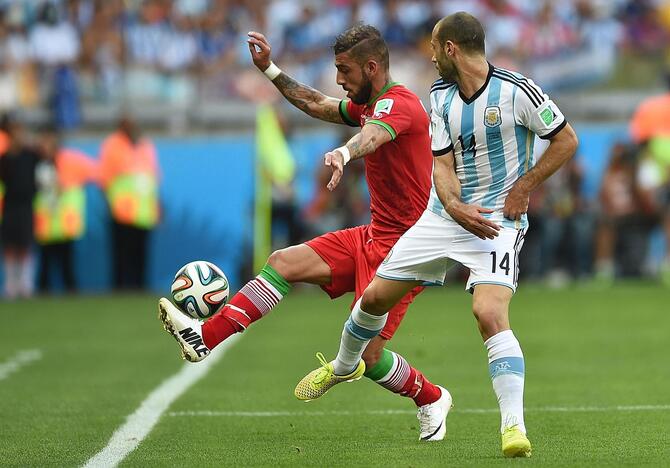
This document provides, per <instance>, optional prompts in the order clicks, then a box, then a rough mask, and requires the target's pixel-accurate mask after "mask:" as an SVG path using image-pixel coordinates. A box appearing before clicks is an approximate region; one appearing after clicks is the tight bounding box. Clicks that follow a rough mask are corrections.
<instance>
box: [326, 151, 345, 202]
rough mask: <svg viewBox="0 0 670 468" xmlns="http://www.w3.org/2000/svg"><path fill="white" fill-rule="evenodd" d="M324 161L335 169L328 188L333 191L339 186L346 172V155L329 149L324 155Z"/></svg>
mask: <svg viewBox="0 0 670 468" xmlns="http://www.w3.org/2000/svg"><path fill="white" fill-rule="evenodd" d="M323 163H324V164H325V165H326V166H329V167H330V168H331V169H332V170H333V175H332V177H331V178H330V182H328V185H327V187H328V190H330V191H331V192H332V191H333V190H334V189H335V187H337V184H339V183H340V179H341V178H342V173H343V172H344V156H343V155H342V153H340V152H339V151H337V150H336V151H329V152H327V153H326V154H325V155H324V156H323Z"/></svg>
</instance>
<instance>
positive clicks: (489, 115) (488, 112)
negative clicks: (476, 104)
mask: <svg viewBox="0 0 670 468" xmlns="http://www.w3.org/2000/svg"><path fill="white" fill-rule="evenodd" d="M501 123H502V117H501V115H500V107H498V106H489V107H487V108H486V109H484V125H486V126H487V127H497V126H499V125H500V124H501Z"/></svg>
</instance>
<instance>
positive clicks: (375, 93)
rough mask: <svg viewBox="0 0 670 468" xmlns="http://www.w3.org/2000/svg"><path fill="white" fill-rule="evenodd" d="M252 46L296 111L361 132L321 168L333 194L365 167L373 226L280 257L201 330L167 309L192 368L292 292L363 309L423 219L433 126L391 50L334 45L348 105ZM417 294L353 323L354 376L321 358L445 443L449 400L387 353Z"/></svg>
mask: <svg viewBox="0 0 670 468" xmlns="http://www.w3.org/2000/svg"><path fill="white" fill-rule="evenodd" d="M248 42H249V51H250V53H251V56H252V59H253V61H254V64H255V65H256V66H257V67H258V68H259V69H260V70H261V71H263V72H264V73H265V75H266V76H267V77H268V78H269V79H270V80H272V83H273V84H274V85H275V86H276V87H277V89H279V91H280V92H281V93H282V94H283V95H284V97H286V99H287V100H289V101H290V102H291V103H292V104H293V105H294V106H296V107H297V108H299V109H301V110H302V111H304V112H305V113H307V114H308V115H310V116H312V117H315V118H318V119H321V120H324V121H327V122H333V123H339V124H347V125H350V126H353V127H360V128H361V130H360V132H359V133H358V134H356V135H355V136H354V137H353V138H351V139H350V140H349V141H348V142H347V143H346V145H344V146H341V147H339V148H337V149H335V150H333V151H331V152H328V153H326V154H325V156H324V162H325V164H326V165H327V166H330V167H331V169H332V171H333V172H332V178H331V180H330V182H329V183H328V188H329V189H330V190H333V189H334V188H335V187H336V186H337V184H338V182H339V180H340V177H341V176H342V173H343V169H344V166H345V165H346V164H347V162H348V161H349V160H350V159H351V160H353V159H358V158H365V159H364V161H365V169H366V179H367V182H368V188H369V190H370V200H371V202H370V210H371V215H372V216H371V222H370V224H369V225H367V226H359V227H355V228H351V229H344V230H341V231H336V232H331V233H327V234H325V235H323V236H320V237H317V238H316V239H312V240H310V241H308V242H306V243H304V244H300V245H297V246H292V247H288V248H286V249H282V250H279V251H277V252H274V253H273V254H272V255H271V256H270V258H269V259H268V262H267V264H266V265H265V267H264V268H263V269H262V271H261V272H260V273H259V275H258V276H257V277H256V278H254V279H253V280H251V281H250V282H248V283H247V284H246V285H244V287H242V288H241V289H240V291H239V292H238V293H237V294H235V295H234V296H233V297H232V299H231V300H230V301H229V303H228V304H227V305H226V306H225V307H224V308H223V309H222V310H221V311H220V312H219V313H217V314H216V315H215V316H213V317H212V318H211V319H209V320H208V321H207V322H205V323H204V324H201V323H200V322H199V321H197V320H193V319H191V318H190V317H188V316H187V315H185V314H183V313H182V312H180V311H179V309H177V308H176V307H175V306H173V305H172V304H171V303H170V301H169V300H167V299H164V298H163V299H161V300H160V302H159V307H160V308H161V312H162V313H161V319H162V320H163V321H164V324H165V327H166V330H169V331H170V332H171V334H172V335H173V336H174V338H175V339H176V340H177V343H178V344H179V346H180V347H181V349H182V355H183V357H184V358H185V359H188V360H189V361H200V360H202V359H204V358H206V357H207V355H208V353H209V350H211V349H213V348H214V347H215V346H217V345H218V344H219V343H221V342H222V341H224V340H225V339H226V338H228V337H229V336H231V335H233V334H235V333H239V332H242V331H244V330H245V329H246V328H247V327H248V326H249V325H251V323H253V322H255V321H257V320H260V319H261V318H263V317H264V316H265V315H267V314H268V313H269V312H270V311H271V310H272V309H273V308H274V307H275V306H276V305H277V303H278V302H279V301H281V299H282V298H283V297H284V296H285V295H286V294H288V292H289V291H290V289H291V285H292V284H293V283H298V282H301V283H311V284H318V285H320V286H321V288H322V289H323V290H324V291H325V292H326V293H327V294H328V295H329V296H330V297H331V298H336V297H339V296H341V295H342V294H345V293H347V292H354V296H355V299H354V300H357V299H358V298H359V297H360V295H361V294H362V293H363V290H364V289H365V287H366V286H367V285H368V283H369V282H370V280H371V279H372V278H373V277H374V273H375V271H376V270H377V267H378V266H379V264H380V263H381V261H382V260H383V259H384V257H386V255H387V253H388V251H389V250H390V249H391V246H393V244H394V243H395V242H396V241H397V240H398V238H399V237H400V236H401V235H402V234H403V233H404V232H405V231H406V230H407V229H408V228H409V227H410V226H412V225H413V224H414V223H415V222H416V220H417V219H418V218H419V216H421V213H422V212H423V210H424V209H425V207H426V203H427V202H428V197H429V192H430V174H431V169H432V165H433V162H432V159H433V158H432V156H431V151H430V135H429V127H430V119H429V116H428V114H427V113H426V111H425V109H424V107H423V105H422V104H421V101H420V100H419V98H418V97H417V96H416V95H415V94H414V93H412V92H411V91H410V90H408V89H407V88H405V87H404V86H402V85H400V84H399V83H394V82H393V80H392V79H391V76H390V73H389V55H388V49H387V47H386V43H385V42H384V40H383V39H382V37H381V35H380V34H379V31H377V30H376V29H375V28H373V27H372V26H366V25H358V26H354V27H353V28H351V29H349V30H347V31H345V32H344V33H343V34H341V35H340V36H338V38H337V40H336V42H335V45H334V47H333V49H334V52H335V67H336V68H337V83H338V84H339V85H340V86H342V88H344V90H345V91H347V99H342V100H341V99H336V98H332V97H328V96H325V95H323V94H322V93H320V92H319V91H317V90H315V89H312V88H310V87H309V86H306V85H304V84H302V83H298V82H297V81H295V80H294V79H293V78H291V77H290V76H288V75H287V74H286V73H283V72H282V71H281V70H279V68H278V67H277V66H276V65H274V64H273V63H272V62H271V60H270V44H269V43H268V41H267V40H266V38H265V37H264V36H263V35H262V34H259V33H256V32H251V33H249V39H248ZM421 290H422V288H421V287H420V286H419V285H417V287H416V288H411V290H408V291H407V294H404V295H403V298H402V299H400V300H399V301H398V304H397V305H395V306H394V307H393V308H391V310H390V311H389V314H388V318H387V316H386V315H384V316H383V317H379V316H377V315H369V314H365V313H359V312H357V313H355V314H353V315H352V317H351V318H350V320H349V321H347V324H346V327H345V328H346V329H347V330H352V332H353V333H355V335H356V338H355V339H356V340H358V342H365V343H366V344H367V347H366V350H365V352H364V353H363V354H362V358H363V360H362V361H360V362H358V361H357V363H356V366H353V367H351V368H347V369H346V372H342V368H340V367H335V368H334V367H333V365H332V364H330V363H327V362H325V360H324V359H323V356H322V355H320V354H319V355H318V356H319V358H320V359H321V361H322V364H323V366H324V369H328V370H331V371H333V372H331V373H330V374H329V375H330V376H331V381H332V379H333V378H334V379H336V380H338V381H350V380H355V379H358V378H360V377H361V376H363V375H365V376H366V377H368V378H370V379H371V380H373V381H375V382H377V383H378V384H379V385H381V386H382V387H384V388H386V389H387V390H390V391H391V392H394V393H397V394H399V395H401V396H404V397H408V398H411V399H412V400H414V403H415V404H416V405H417V407H418V413H417V417H418V418H419V427H420V430H419V437H420V439H421V440H426V441H434V440H441V439H443V438H444V436H445V432H446V417H447V413H448V412H449V409H450V408H451V396H450V395H449V392H448V391H447V390H446V389H444V388H442V387H439V386H437V385H434V384H433V383H431V382H430V381H429V380H428V379H427V378H426V377H425V376H424V375H423V374H422V373H421V372H420V371H418V370H417V369H415V368H414V367H412V366H411V365H410V364H409V363H408V362H407V361H406V360H405V359H404V358H403V357H402V356H401V355H400V354H398V353H395V352H392V351H390V350H388V349H386V343H387V342H388V340H390V339H391V337H392V336H393V334H394V333H395V331H396V330H397V328H398V326H399V325H400V322H401V320H402V318H403V316H404V315H405V311H406V310H407V307H408V306H409V304H410V303H411V302H412V300H413V299H414V297H415V296H416V294H418V293H419V292H420V291H421ZM182 332H183V333H182ZM182 335H185V336H188V337H189V340H188V341H187V340H185V339H184V337H183V336H182ZM321 390H323V389H321ZM324 392H325V391H324ZM296 396H297V397H298V398H300V399H302V400H310V399H312V398H313V392H312V390H311V389H307V390H306V391H304V392H297V393H296Z"/></svg>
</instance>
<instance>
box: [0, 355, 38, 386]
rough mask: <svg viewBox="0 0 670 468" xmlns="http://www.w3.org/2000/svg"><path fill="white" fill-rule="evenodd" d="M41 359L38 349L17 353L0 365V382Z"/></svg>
mask: <svg viewBox="0 0 670 468" xmlns="http://www.w3.org/2000/svg"><path fill="white" fill-rule="evenodd" d="M40 359H42V351H40V350H39V349H26V350H24V351H19V352H18V353H16V354H15V355H14V356H12V357H11V358H9V359H8V360H7V361H5V362H3V363H1V364H0V380H5V379H6V378H7V377H9V376H10V375H11V374H13V373H14V372H16V371H18V370H19V369H20V368H22V367H23V366H25V365H28V364H30V363H31V362H34V361H39V360H40Z"/></svg>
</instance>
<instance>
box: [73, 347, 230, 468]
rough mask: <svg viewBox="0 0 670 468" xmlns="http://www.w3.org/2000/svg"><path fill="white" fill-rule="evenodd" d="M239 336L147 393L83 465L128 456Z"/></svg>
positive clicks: (103, 464)
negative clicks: (106, 441) (105, 443)
mask: <svg viewBox="0 0 670 468" xmlns="http://www.w3.org/2000/svg"><path fill="white" fill-rule="evenodd" d="M238 339H239V335H235V336H232V337H230V339H228V340H226V341H225V342H223V343H221V345H219V346H218V347H216V348H215V349H214V350H212V352H211V354H210V355H209V356H208V357H207V359H205V360H204V361H202V362H199V363H195V364H192V363H186V364H184V366H183V367H182V368H181V370H180V371H179V372H177V373H176V374H174V375H173V376H172V377H170V378H168V379H167V380H165V381H163V383H161V384H160V385H159V386H158V387H157V388H156V389H155V390H154V391H152V392H151V393H150V394H149V396H147V397H146V398H145V399H144V401H143V402H142V403H141V404H140V406H139V407H138V408H137V409H136V410H135V412H134V413H133V414H131V415H129V416H128V417H127V418H126V422H125V424H123V425H122V426H121V427H119V428H118V429H116V430H115V431H114V434H112V437H111V438H110V439H109V442H108V443H107V445H106V446H105V448H103V449H102V450H101V451H99V452H98V453H97V454H95V455H94V456H93V457H91V458H90V459H89V460H88V461H87V462H86V464H85V465H84V468H93V467H96V468H97V467H115V466H117V465H118V464H119V463H121V461H123V459H124V458H126V457H127V456H128V454H130V453H131V452H132V451H133V450H135V449H136V448H137V446H138V445H139V444H140V443H141V442H142V440H144V438H145V437H146V436H147V435H148V434H149V433H150V432H151V430H152V429H153V427H154V426H155V425H156V423H158V420H159V419H160V417H161V416H162V415H163V413H165V411H166V410H167V409H168V408H169V407H170V405H171V404H172V403H173V402H174V401H175V400H176V399H177V398H179V397H180V396H181V395H182V394H183V393H184V392H186V390H188V389H189V388H190V387H191V386H192V385H193V384H195V383H196V382H197V381H198V380H200V379H201V378H203V377H204V376H205V375H207V373H208V372H209V370H210V369H211V368H212V366H214V364H216V363H217V362H218V361H219V360H220V359H221V357H223V355H224V354H225V351H226V350H228V349H229V348H230V346H231V345H232V344H233V343H234V342H236V341H237V340H238Z"/></svg>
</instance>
